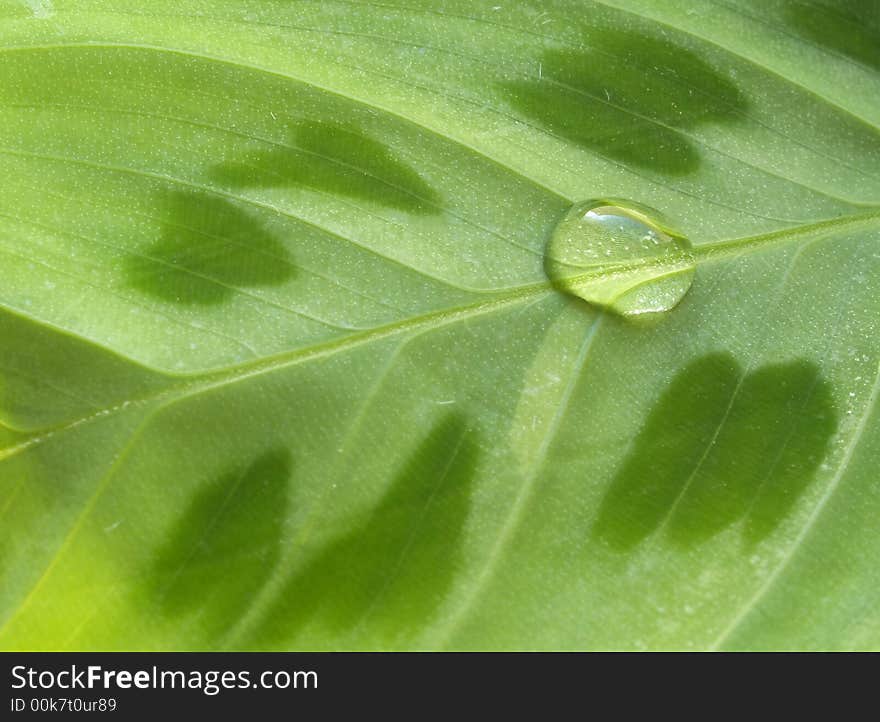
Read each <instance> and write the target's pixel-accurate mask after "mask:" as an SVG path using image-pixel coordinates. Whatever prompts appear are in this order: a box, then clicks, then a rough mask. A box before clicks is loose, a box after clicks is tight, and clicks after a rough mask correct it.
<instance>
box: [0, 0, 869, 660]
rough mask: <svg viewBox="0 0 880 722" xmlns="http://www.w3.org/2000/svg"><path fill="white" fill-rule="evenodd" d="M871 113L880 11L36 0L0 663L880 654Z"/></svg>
mask: <svg viewBox="0 0 880 722" xmlns="http://www.w3.org/2000/svg"><path fill="white" fill-rule="evenodd" d="M878 128H880V6H878V4H877V3H876V2H875V1H874V0H866V1H864V2H858V3H852V2H839V3H837V2H832V1H831V0H816V1H815V2H807V1H806V0H805V1H804V2H799V1H798V2H795V1H793V0H792V1H791V2H788V1H783V0H770V1H767V0H760V1H759V0H724V1H721V0H719V1H718V2H704V3H691V2H686V1H684V0H681V1H679V0H613V1H609V2H602V3H594V2H587V1H585V0H584V1H580V0H577V1H576V0H518V1H517V2H510V1H508V0H487V1H486V2H473V1H472V0H381V2H361V1H353V0H314V1H313V2H309V1H300V2H290V1H289V0H249V1H247V2H241V1H240V0H174V2H171V1H170V0H151V2H148V3H144V2H135V1H134V0H103V1H102V0H24V1H13V0H0V647H2V648H3V649H7V650H14V649H180V650H190V649H193V650H194V649H411V648H414V649H545V648H549V649H609V648H610V649H707V648H711V649H789V648H793V649H863V648H874V649H876V648H878V647H880V572H878V569H880V533H878V523H877V520H878V519H880V473H878V460H880V418H878V413H880V412H878V402H877V398H878V395H880V341H878V338H880V336H878V334H880V328H878V318H880V130H878ZM601 198H618V199H629V200H631V201H632V202H633V203H637V204H640V206H648V207H650V208H654V209H658V210H659V211H660V212H661V213H662V214H663V217H664V218H665V219H666V221H667V222H668V223H669V224H670V227H672V228H675V229H676V230H677V231H678V232H680V233H681V234H683V236H685V237H687V238H688V239H689V240H690V241H691V243H692V244H693V249H692V253H693V257H694V263H695V273H694V280H693V286H692V288H691V289H690V291H689V292H688V293H687V294H686V295H685V296H684V298H683V300H682V301H681V303H680V304H679V305H678V306H676V307H675V308H674V309H673V310H671V311H668V312H666V313H659V314H653V315H652V317H651V318H649V319H647V320H645V319H641V318H636V319H629V318H622V317H619V316H616V315H613V314H612V313H609V312H602V311H601V310H599V309H597V308H594V307H591V306H590V305H589V304H588V303H586V302H584V301H583V300H582V299H579V298H574V297H570V296H568V295H566V294H565V293H563V292H562V291H560V290H558V289H557V288H556V287H555V286H554V285H553V284H552V283H551V281H550V279H548V278H547V277H546V275H545V271H544V267H545V266H544V252H545V246H546V245H547V242H548V239H549V238H550V236H551V234H552V232H553V229H554V227H555V225H556V223H557V222H559V220H560V219H562V218H563V217H564V216H565V214H566V212H567V209H568V208H569V207H570V205H571V204H572V203H577V202H581V201H585V200H589V199H601ZM599 273H600V276H601V273H602V271H601V268H600V271H599ZM609 273H611V271H609ZM649 276H650V274H649ZM649 282H650V278H649Z"/></svg>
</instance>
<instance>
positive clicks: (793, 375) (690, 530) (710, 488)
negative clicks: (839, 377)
mask: <svg viewBox="0 0 880 722" xmlns="http://www.w3.org/2000/svg"><path fill="white" fill-rule="evenodd" d="M836 425H837V422H836V417H835V414H834V411H833V408H832V401H831V392H830V389H829V386H828V384H827V382H826V381H824V380H823V379H822V378H821V376H820V375H819V370H818V368H817V367H816V366H815V365H814V364H812V363H809V362H806V361H794V362H791V363H786V364H778V365H769V366H764V367H762V368H760V369H758V370H756V371H754V372H752V373H749V374H746V375H744V372H743V370H742V369H741V368H740V367H739V365H738V364H737V363H736V361H735V360H734V359H733V357H732V356H730V355H728V354H712V355H709V356H706V357H704V358H702V359H700V360H698V361H696V362H694V363H692V364H691V365H689V366H688V367H687V368H685V369H684V370H683V371H681V372H680V373H679V374H678V375H677V376H676V377H675V378H674V379H673V380H672V382H671V383H670V384H669V386H668V387H667V389H666V390H665V391H664V392H663V394H662V395H661V397H660V398H659V400H658V401H657V403H656V405H655V407H654V409H653V410H652V411H651V413H650V415H649V416H648V419H647V421H646V422H645V425H644V426H643V428H642V430H641V432H640V433H639V435H638V437H637V438H636V440H635V442H634V445H633V449H632V451H631V453H630V455H629V456H628V457H627V459H626V460H625V461H624V463H623V465H622V467H621V469H620V471H619V472H618V474H617V476H616V477H615V479H614V481H613V482H612V484H611V487H610V489H609V491H608V493H607V495H606V496H605V498H604V499H603V501H602V505H601V508H600V510H599V515H598V518H597V521H596V523H595V525H594V527H593V534H594V536H595V537H596V538H598V539H600V540H602V541H603V542H605V543H606V544H608V545H609V546H610V547H612V548H614V549H616V550H618V551H627V550H630V549H632V548H634V547H635V546H636V545H638V544H639V543H640V542H641V541H643V540H644V539H645V538H647V537H648V536H649V535H651V534H654V533H656V532H661V531H662V532H663V533H664V534H665V538H666V539H667V540H668V541H669V542H670V543H672V544H674V545H676V546H680V547H685V548H687V547H692V546H694V545H696V544H699V543H701V542H704V541H706V540H708V539H710V538H711V537H713V536H714V535H715V534H717V533H719V532H720V531H722V530H724V529H726V528H727V527H729V526H731V525H732V524H734V523H737V522H742V533H743V537H744V539H745V541H746V542H747V543H748V544H755V543H757V542H760V541H761V540H762V539H764V538H765V537H767V536H768V535H769V534H770V533H771V532H773V530H774V529H776V527H777V526H778V525H779V524H780V523H781V522H782V520H783V519H784V518H785V517H786V515H787V514H788V513H789V512H790V511H791V509H792V507H793V506H794V504H795V502H796V501H797V500H798V498H799V497H800V496H801V494H802V493H803V492H804V491H805V490H806V488H807V487H808V485H809V483H810V482H811V481H812V479H813V477H814V475H815V472H816V469H817V468H818V466H819V464H820V463H821V462H822V459H823V458H824V456H825V454H826V453H827V450H828V443H829V440H830V438H831V436H832V434H833V433H834V431H835V429H836Z"/></svg>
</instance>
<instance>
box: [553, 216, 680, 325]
mask: <svg viewBox="0 0 880 722" xmlns="http://www.w3.org/2000/svg"><path fill="white" fill-rule="evenodd" d="M544 269H545V271H546V273H547V275H548V276H549V278H550V280H551V281H553V284H554V285H555V286H556V287H557V288H558V289H560V290H561V291H564V292H565V293H568V294H571V295H572V296H577V297H578V298H582V299H583V300H584V301H587V302H588V303H591V304H593V305H596V306H599V307H601V308H606V309H608V310H610V311H613V312H615V313H618V314H620V315H623V316H639V315H642V314H653V313H663V312H665V311H669V310H670V309H672V308H674V307H675V306H676V305H678V303H679V302H680V301H681V299H682V298H684V296H685V294H686V293H687V292H688V290H689V289H690V287H691V284H692V283H693V280H694V272H695V270H696V264H695V262H694V257H693V255H692V253H691V245H690V243H689V242H688V240H687V239H686V238H685V237H684V236H682V235H681V234H679V233H677V232H676V231H674V230H672V229H671V228H670V227H669V226H668V225H667V223H666V222H665V221H664V220H662V216H661V215H660V214H659V213H658V212H657V211H655V210H653V209H652V208H648V207H647V206H643V205H641V204H638V203H634V202H632V201H619V200H610V199H596V200H590V201H583V202H581V203H576V204H575V205H573V206H572V207H571V208H570V209H569V211H568V213H566V215H565V216H564V217H563V218H562V220H561V221H560V222H559V224H558V225H557V226H556V228H555V229H554V231H553V234H552V235H551V237H550V240H549V241H548V243H547V248H546V253H545V256H544Z"/></svg>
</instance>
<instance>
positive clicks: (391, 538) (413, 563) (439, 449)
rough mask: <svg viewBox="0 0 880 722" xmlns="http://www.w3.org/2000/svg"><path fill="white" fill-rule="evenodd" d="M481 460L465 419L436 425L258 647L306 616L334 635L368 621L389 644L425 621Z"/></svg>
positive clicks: (300, 580) (275, 616) (314, 569)
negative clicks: (478, 457)
mask: <svg viewBox="0 0 880 722" xmlns="http://www.w3.org/2000/svg"><path fill="white" fill-rule="evenodd" d="M476 463H477V445H476V441H475V439H474V437H473V434H472V432H470V431H469V430H468V429H467V428H466V427H465V424H464V421H463V419H462V418H461V417H460V416H456V415H450V416H448V417H446V418H445V419H444V420H442V421H440V422H439V423H437V424H436V425H435V426H434V428H433V429H432V430H431V432H430V433H429V434H428V436H427V437H426V438H425V440H424V441H423V442H422V443H421V445H420V446H419V447H418V448H417V449H416V450H415V452H413V454H412V455H411V456H410V457H409V459H408V460H407V461H406V462H405V464H404V465H403V467H402V468H401V469H400V471H399V472H398V473H397V475H396V477H395V478H394V479H393V481H392V482H391V484H390V485H389V487H388V489H387V491H386V492H385V495H384V496H383V497H382V499H381V500H380V501H379V503H378V504H377V505H376V506H375V507H374V508H373V509H372V511H371V512H369V513H368V514H366V515H365V516H364V517H363V518H361V519H360V520H356V521H354V522H353V523H352V528H351V530H350V531H349V532H347V533H345V534H344V535H343V536H341V537H340V538H338V539H337V540H336V541H333V542H331V543H330V544H329V545H328V546H327V547H326V548H325V549H323V550H322V551H320V552H319V553H318V554H317V556H316V557H314V558H313V559H312V560H311V561H310V562H308V563H306V565H305V566H304V567H303V568H302V569H301V570H300V571H299V572H297V573H295V574H294V576H293V577H292V578H291V579H290V580H289V581H288V582H287V583H286V584H285V585H284V588H283V590H282V591H281V593H280V594H279V597H278V600H277V602H276V604H275V605H274V607H273V608H271V609H270V610H269V612H268V614H267V615H266V617H265V618H264V620H263V621H262V624H261V625H260V628H259V629H258V630H257V632H256V645H257V646H268V645H271V644H272V643H273V641H274V640H277V639H290V638H292V637H294V636H295V635H296V634H297V633H298V632H299V631H300V629H301V628H302V627H303V626H305V625H306V624H307V623H318V624H319V625H321V626H322V627H324V628H325V629H327V630H329V631H330V632H331V633H332V636H334V637H338V636H340V635H341V634H343V633H353V632H354V631H355V630H357V628H358V627H359V625H361V624H363V625H369V627H370V629H371V631H372V632H377V633H378V634H379V635H381V637H382V639H383V643H384V644H386V645H388V646H397V645H400V644H401V643H402V641H404V640H405V639H406V638H407V636H408V635H411V634H412V633H414V632H416V631H417V630H420V629H424V628H425V627H426V625H427V624H428V622H429V620H430V618H431V615H432V614H433V613H434V611H435V609H436V608H437V607H438V605H440V604H441V603H442V602H443V600H444V598H445V595H446V591H447V589H448V588H449V586H450V585H451V584H452V581H453V579H454V575H455V570H456V565H457V564H458V558H459V548H460V544H461V535H462V532H463V529H464V524H465V521H466V519H467V515H468V509H469V506H470V496H471V486H472V482H473V475H474V471H475V467H476Z"/></svg>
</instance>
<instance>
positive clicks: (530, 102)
mask: <svg viewBox="0 0 880 722" xmlns="http://www.w3.org/2000/svg"><path fill="white" fill-rule="evenodd" d="M583 32H584V36H583V41H584V44H585V45H587V46H588V47H587V49H586V50H579V51H574V50H547V51H546V52H545V53H544V54H543V55H542V57H541V59H540V61H539V66H538V67H539V68H540V71H539V73H538V74H537V77H535V78H534V79H532V80H528V81H517V82H508V83H503V84H502V87H503V88H504V91H505V96H506V97H507V99H508V100H509V101H510V102H512V104H513V105H514V106H515V107H516V109H517V110H518V111H519V112H520V113H522V114H523V115H525V116H526V117H527V118H528V119H529V120H530V121H532V122H535V123H537V124H538V125H539V126H540V127H542V128H545V129H546V130H548V131H549V132H551V133H553V134H555V135H559V136H561V137H562V138H565V139H567V140H569V141H572V142H574V143H576V144H578V145H582V146H586V147H587V148H589V149H591V150H593V151H596V152H597V153H599V154H600V155H602V156H605V157H608V158H612V159H614V160H618V161H621V162H623V163H626V164H628V165H633V166H636V167H639V168H644V169H647V170H651V171H655V172H658V173H664V174H668V175H685V174H688V173H693V172H694V171H695V170H697V168H698V167H699V165H700V162H701V156H700V149H699V148H698V147H697V146H696V145H695V144H694V142H693V141H691V140H690V139H689V138H687V137H686V136H685V135H684V134H683V133H682V131H685V130H689V129H692V128H695V127H696V126H698V125H700V124H702V123H721V122H731V121H732V120H734V119H735V117H736V115H737V114H738V113H739V112H741V111H742V109H743V108H745V107H746V100H745V98H744V97H743V95H742V93H740V91H739V90H738V89H737V87H736V86H735V85H734V84H733V83H732V82H731V81H730V80H729V79H727V78H726V77H724V76H723V75H721V74H720V73H718V72H717V71H716V70H715V69H713V68H712V67H711V66H710V65H709V64H708V63H706V62H705V61H704V60H702V59H701V58H700V57H699V56H698V55H696V54H695V53H694V52H692V51H691V50H688V49H686V48H684V47H682V46H680V45H678V44H677V43H675V42H674V41H672V40H671V39H669V38H668V37H667V36H665V35H660V36H650V35H646V34H644V33H640V32H636V31H634V30H620V29H616V28H597V27H589V28H585V29H584V31H583Z"/></svg>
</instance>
